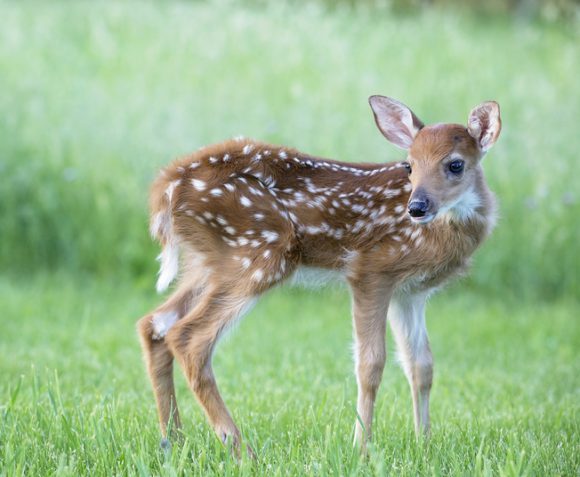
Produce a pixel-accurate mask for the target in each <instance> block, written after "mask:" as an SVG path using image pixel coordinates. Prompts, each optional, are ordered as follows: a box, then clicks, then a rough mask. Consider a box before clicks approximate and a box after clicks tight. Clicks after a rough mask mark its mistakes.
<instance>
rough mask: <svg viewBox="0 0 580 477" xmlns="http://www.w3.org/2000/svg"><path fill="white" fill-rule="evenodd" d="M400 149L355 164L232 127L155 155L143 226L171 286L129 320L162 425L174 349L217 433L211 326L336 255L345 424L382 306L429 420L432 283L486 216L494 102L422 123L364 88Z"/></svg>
mask: <svg viewBox="0 0 580 477" xmlns="http://www.w3.org/2000/svg"><path fill="white" fill-rule="evenodd" d="M370 103H371V107H372V108H373V111H374V113H375V119H376V122H377V125H378V127H379V129H380V130H381V132H382V133H383V134H384V135H385V137H386V138H387V139H389V140H390V141H392V142H393V143H394V144H396V145H397V146H399V147H402V148H404V149H406V150H408V158H407V161H406V162H400V163H388V164H369V163H367V164H358V163H357V164H354V163H343V162H338V161H332V160H325V159H320V158H316V157H312V156H309V155H306V154H303V153H300V152H298V151H296V150H293V149H289V148H282V147H279V146H272V145H268V144H263V143H258V142H255V141H250V140H244V139H242V140H233V141H228V142H225V143H222V144H218V145H215V146H211V147H208V148H205V149H202V150H200V151H198V152H196V153H195V154H193V155H191V156H189V157H186V158H184V159H181V160H179V161H177V162H175V163H174V164H172V165H171V166H169V167H168V168H166V169H165V170H164V171H163V173H162V174H161V175H160V177H159V178H158V179H157V181H156V182H155V184H154V185H153V189H152V193H151V210H152V219H151V230H152V234H153V235H154V236H155V237H156V238H157V239H159V241H160V242H161V244H162V246H163V251H162V253H161V255H160V260H161V271H160V275H159V280H158V283H157V288H158V290H164V289H165V288H166V287H167V286H168V285H169V284H170V282H171V281H172V280H173V279H174V278H175V277H176V276H177V273H178V257H179V261H180V263H181V268H182V270H181V272H180V282H179V286H178V287H177V290H176V291H175V293H174V294H173V295H172V296H171V297H170V298H169V299H168V300H167V301H166V302H165V303H164V304H163V305H162V306H160V307H159V308H158V309H157V310H156V311H154V312H153V313H151V314H150V315H147V316H146V317H144V318H143V319H142V320H140V323H139V329H140V334H141V339H142V344H143V348H144V353H145V358H146V362H147V366H148V369H149V373H150V377H151V380H152V383H153V388H154V390H155V395H156V399H157V405H158V410H159V418H160V423H161V428H162V432H163V434H164V435H165V434H166V432H167V425H168V423H169V422H173V424H174V425H175V426H178V425H179V415H178V412H177V404H176V402H175V394H174V389H173V378H172V373H171V370H172V362H173V358H174V357H175V358H177V360H178V361H179V363H180V364H181V366H182V368H183V369H184V372H185V375H186V377H187V379H188V381H189V383H190V386H191V388H192V390H193V392H194V393H195V394H196V396H197V398H198V400H199V402H200V403H201V405H202V406H203V408H204V409H205V411H206V413H207V416H208V419H209V420H210V422H211V423H212V425H213V426H214V429H215V430H216V432H217V433H218V435H219V436H220V438H221V439H222V440H224V441H225V440H226V439H227V438H228V437H231V438H232V439H233V442H234V444H236V446H237V445H238V444H239V440H240V434H239V431H238V429H237V427H236V425H235V424H234V422H233V420H232V418H231V416H230V414H229V412H228V410H227V408H226V407H225V404H224V403H223V401H222V399H221V397H220V395H219V392H218V389H217V385H216V383H215V379H214V376H213V372H212V368H211V356H212V353H213V350H214V347H215V343H216V341H217V339H218V338H219V336H220V334H221V333H222V331H223V330H224V329H225V328H226V327H227V326H229V324H231V322H232V321H233V320H235V319H236V318H238V317H239V316H240V315H241V314H243V312H244V310H245V309H246V308H247V306H248V305H249V304H250V303H251V302H253V301H254V300H255V298H256V297H257V296H259V295H260V294H262V293H263V292H265V291H266V290H268V289H270V288H272V287H273V286H275V285H276V284H278V283H280V282H282V281H284V280H285V279H286V278H288V277H289V276H290V275H292V274H293V273H294V272H295V271H296V270H297V269H298V268H300V267H317V268H322V269H326V270H335V271H338V272H339V273H341V274H342V275H343V276H344V277H345V278H346V279H347V281H348V283H349V285H350V287H351V290H352V293H353V301H354V306H353V314H354V325H355V336H356V340H355V345H356V346H355V348H356V373H357V382H358V386H359V395H358V404H357V412H358V415H359V416H360V421H357V424H356V438H357V440H358V442H360V443H361V445H363V446H364V443H365V441H366V438H369V437H370V434H371V422H372V415H373V407H374V400H375V395H376V392H377V389H378V386H379V383H380V381H381V376H382V371H383V366H384V362H385V328H386V317H387V314H388V316H389V321H390V323H391V327H392V329H393V332H394V336H395V338H396V341H397V345H398V348H399V352H400V354H401V357H402V362H403V369H404V371H405V373H406V375H407V377H408V379H409V383H410V386H411V390H412V397H413V407H414V411H415V426H416V429H417V432H419V431H420V430H421V429H423V431H424V432H428V431H429V404H428V403H429V391H430V388H431V379H432V357H431V352H430V349H429V341H428V338H427V333H426V329H425V320H424V307H425V300H426V297H427V296H428V295H429V293H430V292H431V291H432V290H434V289H435V288H437V287H439V286H440V285H441V284H442V283H443V282H445V281H446V280H447V279H449V278H450V277H452V276H453V275H455V274H456V273H458V272H461V271H463V270H464V269H465V268H466V266H467V263H468V260H469V257H470V256H471V254H472V253H473V252H474V250H475V249H476V248H477V247H478V246H479V245H480V243H481V242H482V241H483V239H484V238H485V237H486V236H487V235H488V233H489V232H490V230H491V228H492V226H493V217H494V202H493V197H492V195H491V193H490V192H489V191H488V189H487V186H486V184H485V180H484V177H483V172H482V169H481V166H480V160H481V158H482V156H483V154H484V153H485V152H486V151H487V150H488V149H489V148H490V147H491V145H492V144H493V143H494V142H495V140H496V139H497V137H498V135H499V131H500V127H501V121H500V117H499V107H498V106H497V104H496V103H494V102H487V103H483V104H482V105H480V106H478V107H477V108H475V109H474V110H473V111H472V113H471V115H470V118H469V121H468V125H469V126H468V127H465V126H460V125H457V124H439V125H433V126H423V123H422V122H421V121H420V120H419V119H418V118H417V117H416V116H415V115H414V114H413V113H412V112H411V111H410V110H409V109H408V108H407V107H406V106H405V105H403V104H402V103H399V102H397V101H394V100H392V99H389V98H386V97H383V96H373V97H371V99H370Z"/></svg>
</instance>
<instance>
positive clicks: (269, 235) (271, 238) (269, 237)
mask: <svg viewBox="0 0 580 477" xmlns="http://www.w3.org/2000/svg"><path fill="white" fill-rule="evenodd" d="M262 237H263V238H264V239H265V240H266V242H268V243H272V242H275V241H276V240H278V237H279V235H278V233H277V232H271V231H269V230H264V231H263V232H262Z"/></svg>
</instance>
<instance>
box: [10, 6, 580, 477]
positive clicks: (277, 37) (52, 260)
mask: <svg viewBox="0 0 580 477" xmlns="http://www.w3.org/2000/svg"><path fill="white" fill-rule="evenodd" d="M362 3H365V2H362ZM325 5H326V6H325ZM332 5H333V2H326V3H324V4H323V3H317V2H300V1H294V2H291V1H279V2H278V1H277V2H268V3H266V2H259V1H252V2H249V3H247V4H246V5H244V4H240V3H239V2H235V1H227V0H213V1H210V2H184V1H181V2H177V1H166V2H112V1H103V2H70V1H65V0H60V1H54V2H32V1H31V2H16V1H1V0H0V24H1V25H2V28H0V309H1V318H0V323H1V328H0V330H1V335H0V377H1V379H0V476H2V477H3V476H13V475H33V476H37V475H38V476H44V475H58V476H66V475H70V476H78V475H107V476H108V475H167V476H173V475H268V476H270V475H273V476H275V475H317V476H318V475H320V476H326V475H381V476H382V475H408V476H416V475H466V476H468V475H469V476H471V475H486V476H487V475H489V476H492V475H493V476H495V475H502V476H520V475H531V476H542V477H543V476H548V475H562V476H578V475H580V457H579V456H580V414H579V413H580V355H579V350H580V325H579V324H578V316H580V300H579V293H578V290H579V289H580V280H579V279H578V278H579V273H578V270H580V254H579V253H578V240H579V239H580V233H579V231H580V219H579V217H580V196H579V192H578V191H579V188H578V179H577V174H576V171H577V164H576V162H577V155H578V154H577V151H578V150H579V149H580V136H578V132H577V130H578V127H577V123H578V118H579V113H580V94H578V78H579V77H580V62H578V60H577V58H579V57H580V33H579V32H580V29H578V28H577V26H578V25H577V24H575V23H573V22H572V23H567V24H565V25H559V24H541V23H534V22H530V21H523V20H517V19H513V18H509V17H493V16H486V17H479V16H476V15H468V14H460V13H458V12H456V11H451V10H437V9H427V10H424V11H422V12H419V13H415V14H404V15H395V14H393V13H392V12H390V10H389V9H388V8H383V9H369V8H365V7H359V8H351V7H349V6H348V2H345V3H340V2H337V4H336V5H335V6H332ZM373 93H382V94H386V95H390V96H393V97H396V98H399V99H401V100H402V101H404V102H406V103H407V104H409V105H410V106H411V107H412V108H413V109H414V110H415V111H416V112H417V113H418V114H419V116H420V117H421V118H422V119H423V120H424V121H426V122H437V121H455V122H465V119H466V117H467V114H468V111H469V110H470V109H471V107H473V106H474V105H476V104H478V103H479V102H481V101H482V100H485V99H496V100H498V101H499V103H500V104H501V106H502V116H503V121H504V129H503V132H502V136H501V138H500V140H499V142H498V144H497V145H496V146H495V148H494V149H493V150H492V152H490V154H489V157H487V158H486V159H485V170H486V174H487V177H488V180H489V183H490V185H491V187H492V189H493V190H494V191H495V192H496V193H497V195H498V199H499V201H500V206H501V218H500V222H499V226H498V229H497V231H496V232H495V233H494V235H493V237H492V238H491V240H490V241H489V242H488V243H487V244H486V245H485V246H484V247H483V249H482V250H481V251H480V252H478V254H477V256H476V259H475V263H474V267H473V273H472V274H471V277H470V278H468V279H465V280H463V281H462V282H461V283H459V284H456V285H454V286H452V287H451V288H449V289H447V290H446V291H445V292H443V293H442V294H441V295H439V296H437V297H435V298H434V299H433V300H432V302H431V303H430V306H429V312H428V315H429V318H428V323H429V329H430V335H431V340H432V348H433V352H434V356H435V366H436V368H435V384H434V389H433V400H432V418H433V435H432V439H431V440H430V441H429V442H416V441H415V439H414V436H413V432H412V422H411V421H412V416H411V403H410V395H409V391H408V388H407V384H406V382H405V380H404V378H403V375H402V372H401V370H400V369H399V368H398V367H397V366H396V364H395V360H394V359H393V358H394V348H393V346H392V344H391V342H390V338H389V360H388V362H389V364H388V366H387V369H386V371H385V378H384V381H383V385H382V387H381V391H380V394H379V398H378V404H377V412H376V420H375V433H374V442H373V444H372V447H371V448H370V452H369V456H368V458H366V459H364V458H360V457H359V455H358V453H357V452H356V451H355V450H354V449H353V447H352V438H353V428H354V426H353V425H354V420H355V399H356V389H355V388H356V386H355V379H354V376H353V372H352V369H353V364H352V356H351V351H350V350H351V345H350V341H351V339H350V337H351V327H350V316H349V309H350V305H349V299H348V295H347V293H346V290H345V289H343V288H340V287H338V288H330V289H326V290H323V291H320V292H308V291H304V290H300V289H292V288H283V289H280V290H276V291H274V292H273V293H271V294H269V295H267V296H266V297H265V298H264V300H263V301H261V302H260V303H259V305H258V306H257V307H256V309H255V310H254V311H253V312H252V313H251V314H250V315H249V316H248V317H247V318H246V319H245V321H244V322H243V323H242V324H241V326H240V328H239V329H238V330H237V331H236V332H235V333H233V334H232V336H231V337H229V338H228V339H226V340H225V341H224V342H223V343H222V344H221V345H220V349H219V350H218V353H217V355H216V359H215V369H216V374H217V377H218V381H219V383H220V387H221V389H222V391H223V394H224V397H225V399H226V401H227V403H228V404H229V406H230V408H231V410H232V412H233V414H234V416H235V418H236V420H237V422H238V423H239V424H240V426H241V429H242V433H243V434H244V436H245V438H246V439H247V440H248V441H249V442H250V443H251V444H252V446H253V447H254V449H255V450H257V452H258V455H259V460H258V461H257V462H250V461H244V462H242V463H241V464H238V463H236V462H235V461H234V460H232V458H231V457H230V455H229V453H228V452H227V450H225V449H223V448H222V447H221V446H220V445H219V444H218V442H217V440H216V439H215V438H214V436H213V434H212V432H211V430H210V428H209V426H208V425H207V424H206V422H205V419H204V417H203V415H202V413H201V411H200V409H199V407H198V406H197V404H196V403H195V401H194V399H193V397H192V396H191V394H190V392H189V391H188V390H187V388H186V385H185V382H184V380H183V379H182V378H181V376H180V377H179V379H178V395H179V399H180V404H181V408H182V416H183V417H184V421H185V423H184V424H185V429H184V430H185V435H186V436H187V438H186V440H185V442H184V443H183V444H182V445H180V446H174V447H173V449H172V450H171V451H170V452H163V451H161V449H160V448H159V435H158V428H157V423H156V415H155V409H154V403H153V397H152V393H151V390H150V388H149V383H148V381H147V378H146V375H145V372H144V369H143V366H142V363H141V357H140V350H139V346H138V342H137V337H136V333H135V330H134V323H135V321H136V319H137V318H139V317H140V316H142V315H143V314H144V313H145V312H146V311H148V310H150V309H151V308H152V307H154V306H155V305H156V304H158V303H159V301H160V300H161V298H160V297H157V296H155V294H154V293H153V288H154V287H153V284H154V278H155V272H156V264H155V261H154V259H153V258H154V257H155V255H156V254H157V248H156V246H155V245H154V244H152V243H151V241H150V239H149V237H148V233H147V207H146V204H147V189H148V186H149V184H150V182H151V180H152V178H153V177H154V175H155V173H156V171H157V169H158V168H159V167H160V166H161V165H162V164H165V163H166V162H167V161H168V160H170V159H171V158H173V157H175V156H178V155H180V154H184V153H187V152H190V151H192V150H195V149H196V148H198V147H199V146H202V145H204V144H207V143H212V142H216V141H220V140H222V139H225V138H228V137H232V136H236V135H239V134H244V135H246V136H251V137H256V138H259V139H263V140H267V141H271V142H274V143H284V144H289V145H292V146H295V147H297V148H299V149H302V150H304V151H307V152H310V153H313V154H317V155H321V156H327V157H336V158H340V159H344V160H360V161H384V160H394V159H399V158H401V157H402V156H401V153H400V152H398V151H397V150H395V149H394V148H393V147H392V146H390V145H388V144H387V143H386V142H385V140H384V139H383V138H382V136H381V135H380V134H379V133H378V131H376V129H375V126H374V122H373V120H372V115H371V113H370V110H369V108H368V105H367V102H366V98H367V97H368V96H369V95H370V94H373Z"/></svg>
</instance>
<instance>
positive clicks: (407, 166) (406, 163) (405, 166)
mask: <svg viewBox="0 0 580 477" xmlns="http://www.w3.org/2000/svg"><path fill="white" fill-rule="evenodd" d="M403 167H404V168H405V169H407V172H408V173H409V174H410V173H411V171H412V169H411V164H409V163H408V162H403Z"/></svg>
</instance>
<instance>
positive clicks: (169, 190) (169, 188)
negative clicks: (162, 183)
mask: <svg viewBox="0 0 580 477" xmlns="http://www.w3.org/2000/svg"><path fill="white" fill-rule="evenodd" d="M179 184H181V179H177V180H175V181H171V182H170V183H169V185H168V186H167V188H166V189H165V195H166V196H167V200H168V201H169V202H171V199H172V198H173V191H174V190H175V188H176V187H177V186H178V185H179Z"/></svg>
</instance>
